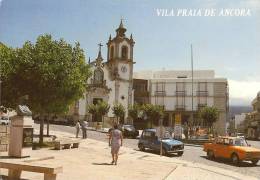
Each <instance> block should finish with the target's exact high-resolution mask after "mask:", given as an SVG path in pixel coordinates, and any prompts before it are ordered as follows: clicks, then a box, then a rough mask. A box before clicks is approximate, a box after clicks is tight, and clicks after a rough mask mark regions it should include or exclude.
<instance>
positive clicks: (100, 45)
mask: <svg viewBox="0 0 260 180" xmlns="http://www.w3.org/2000/svg"><path fill="white" fill-rule="evenodd" d="M98 46H99V51H101V47H102V46H103V44H101V43H99V44H98Z"/></svg>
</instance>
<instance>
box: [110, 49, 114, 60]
mask: <svg viewBox="0 0 260 180" xmlns="http://www.w3.org/2000/svg"><path fill="white" fill-rule="evenodd" d="M112 58H114V46H111V49H110V59H112Z"/></svg>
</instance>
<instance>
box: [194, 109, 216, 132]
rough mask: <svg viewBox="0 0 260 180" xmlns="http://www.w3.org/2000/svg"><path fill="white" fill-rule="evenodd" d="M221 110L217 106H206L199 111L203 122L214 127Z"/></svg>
mask: <svg viewBox="0 0 260 180" xmlns="http://www.w3.org/2000/svg"><path fill="white" fill-rule="evenodd" d="M218 115H219V112H218V110H217V108H215V107H208V106H206V107H204V108H202V109H201V110H200V111H199V117H200V118H201V119H202V120H203V124H204V125H206V126H208V127H210V128H212V126H213V123H215V122H216V121H217V119H218Z"/></svg>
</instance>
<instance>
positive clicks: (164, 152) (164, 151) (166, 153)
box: [162, 148, 168, 156]
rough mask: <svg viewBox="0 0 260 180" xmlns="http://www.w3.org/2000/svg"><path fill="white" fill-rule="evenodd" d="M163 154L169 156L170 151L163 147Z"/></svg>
mask: <svg viewBox="0 0 260 180" xmlns="http://www.w3.org/2000/svg"><path fill="white" fill-rule="evenodd" d="M162 155H163V156H167V155H168V152H167V150H166V149H165V148H162Z"/></svg>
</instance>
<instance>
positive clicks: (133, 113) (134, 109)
mask: <svg viewBox="0 0 260 180" xmlns="http://www.w3.org/2000/svg"><path fill="white" fill-rule="evenodd" d="M140 111H141V106H140V105H139V104H134V105H132V106H129V108H128V116H129V117H131V118H132V119H133V120H136V119H138V116H139V113H140Z"/></svg>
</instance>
